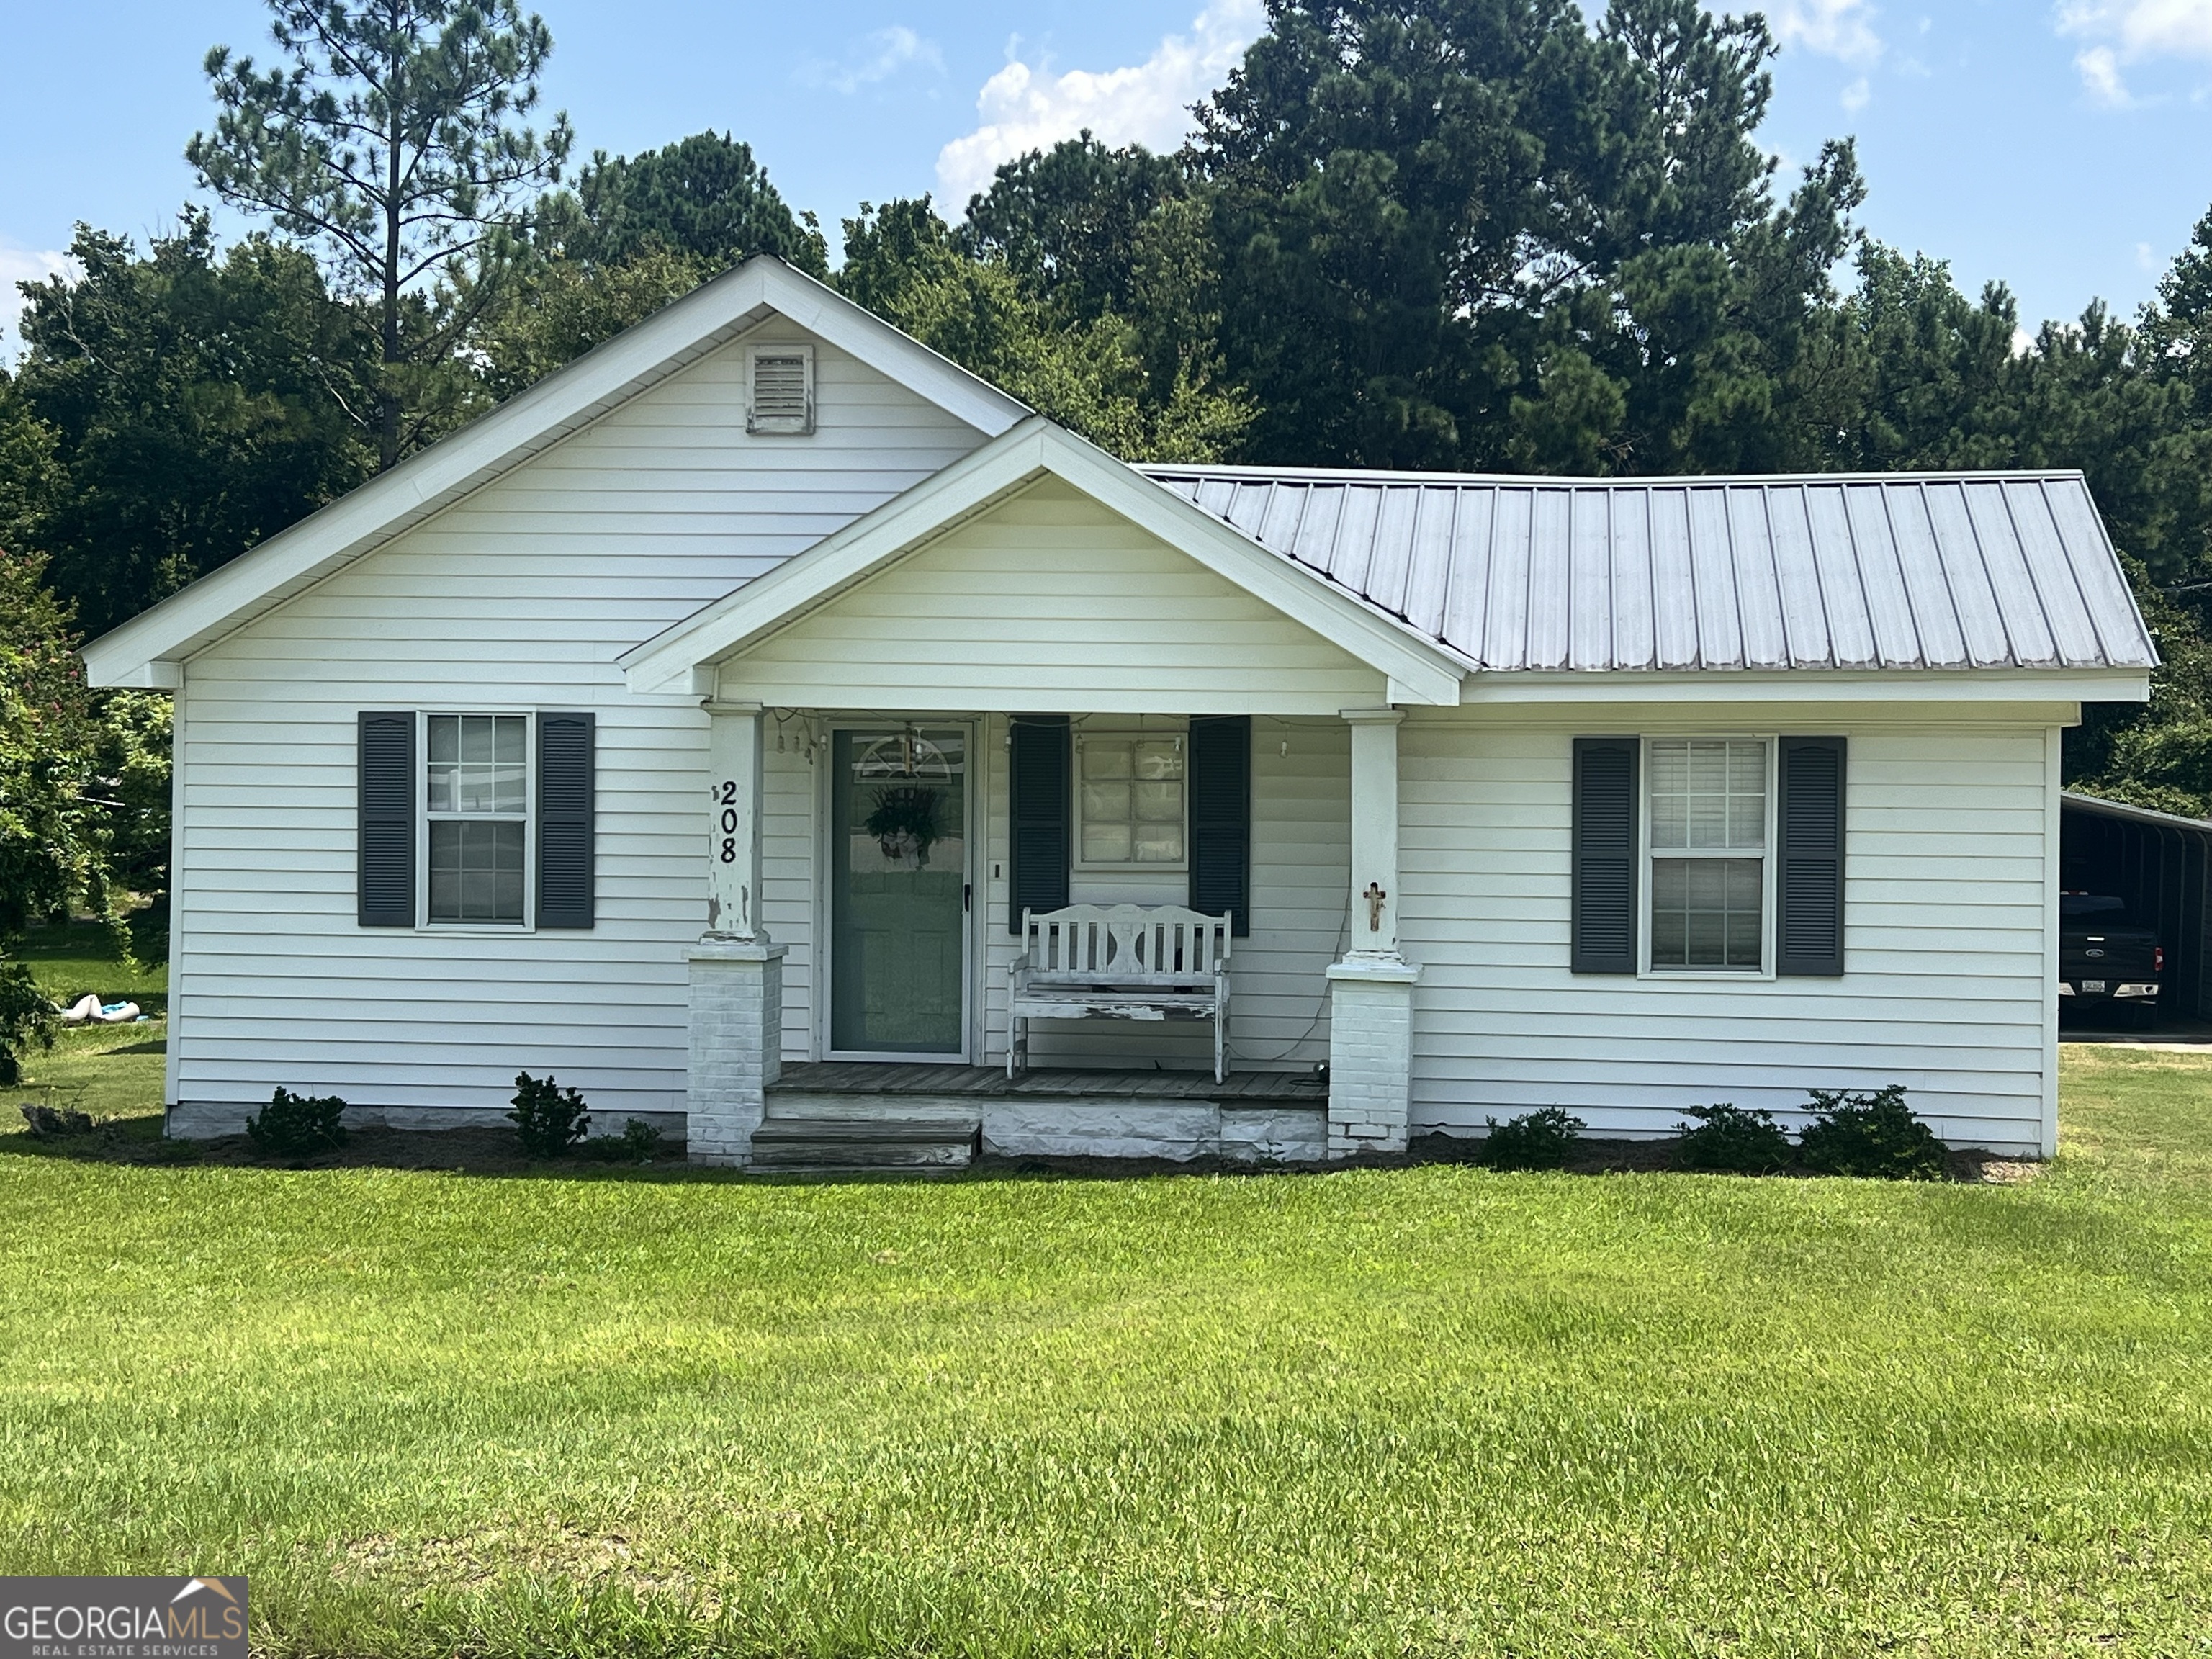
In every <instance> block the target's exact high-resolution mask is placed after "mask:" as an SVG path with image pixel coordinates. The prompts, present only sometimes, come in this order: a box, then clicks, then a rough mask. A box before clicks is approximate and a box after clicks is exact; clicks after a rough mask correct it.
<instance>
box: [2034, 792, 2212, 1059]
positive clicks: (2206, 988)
mask: <svg viewBox="0 0 2212 1659" xmlns="http://www.w3.org/2000/svg"><path fill="white" fill-rule="evenodd" d="M2058 813H2059V836H2058V847H2059V857H2058V863H2059V885H2060V887H2062V888H2063V889H2064V890H2067V891H2068V892H2076V893H2110V894H2112V895H2114V896H2117V897H2118V898H2121V899H2124V900H2125V901H2126V902H2127V905H2128V908H2129V910H2130V912H2131V913H2132V914H2133V915H2135V916H2136V918H2137V919H2138V920H2140V921H2142V922H2143V923H2145V924H2147V925H2152V926H2155V927H2157V929H2158V932H2159V939H2160V943H2161V944H2163V945H2165V946H2166V973H2165V975H2164V977H2163V980H2162V981H2161V982H2162V984H2163V986H2164V987H2165V988H2164V992H2163V994H2161V996H2160V999H2159V1001H2160V1009H2161V1012H2162V1013H2163V1014H2164V1016H2165V1018H2167V1019H2169V1020H2172V1019H2204V1018H2212V971H2208V963H2212V935H2208V932H2207V928H2208V924H2212V909H2208V907H2207V905H2206V902H2205V901H2206V897H2207V895H2208V892H2212V822H2208V821H2206V820H2204V819H2202V818H2185V817H2176V816H2174V815H2173V814H2172V813H2171V812H2154V811H2150V810H2149V809H2148V808H2146V807H2142V806H2124V805H2121V804H2120V803H2119V802H2118V801H2110V800H2099V799H2096V798H2095V797H2094V796H2093V795H2077V794H2075V793H2073V792H2072V791H2070V790H2069V791H2068V792H2066V793H2064V794H2063V795H2062V796H2061V797H2060V798H2059V808H2058Z"/></svg>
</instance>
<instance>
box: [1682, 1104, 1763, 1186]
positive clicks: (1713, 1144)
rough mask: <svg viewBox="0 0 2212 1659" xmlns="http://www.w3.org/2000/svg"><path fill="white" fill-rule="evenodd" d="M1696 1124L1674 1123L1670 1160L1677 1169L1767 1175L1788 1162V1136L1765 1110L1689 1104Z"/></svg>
mask: <svg viewBox="0 0 2212 1659" xmlns="http://www.w3.org/2000/svg"><path fill="white" fill-rule="evenodd" d="M1690 1115H1691V1116H1692V1117H1693V1118H1695V1119H1697V1120H1698V1127H1696V1128H1694V1129H1693V1128H1692V1127H1690V1126H1689V1125H1688V1124H1686V1123H1677V1124H1676V1125H1675V1126H1674V1133H1676V1134H1678V1135H1680V1137H1681V1139H1680V1140H1678V1141H1676V1142H1675V1143H1674V1154H1673V1160H1672V1161H1673V1163H1674V1167H1675V1168H1676V1169H1679V1170H1722V1171H1724V1172H1726V1173H1729V1174H1731V1175H1766V1174H1768V1173H1770V1172H1771V1171H1773V1170H1778V1169H1780V1168H1782V1166H1783V1165H1784V1164H1787V1163H1789V1162H1790V1136H1789V1134H1788V1133H1786V1132H1785V1131H1784V1129H1783V1127H1782V1126H1781V1125H1780V1124H1778V1123H1777V1122H1776V1121H1774V1114H1773V1113H1771V1112H1767V1111H1758V1110H1753V1111H1743V1110H1741V1109H1738V1108H1736V1107H1734V1106H1692V1107H1691V1108H1690Z"/></svg>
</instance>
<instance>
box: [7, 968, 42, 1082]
mask: <svg viewBox="0 0 2212 1659" xmlns="http://www.w3.org/2000/svg"><path fill="white" fill-rule="evenodd" d="M34 1044H35V1045H36V1046H37V1047H39V1048H52V1047H53V1046H54V1005H53V1004H52V1002H51V1001H49V1000H47V997H46V993H45V992H44V991H41V990H40V988H39V986H38V981H36V980H34V979H33V978H32V977H31V970H30V969H28V968H27V967H25V966H24V965H23V964H22V963H20V962H0V1086H4V1087H8V1088H13V1087H14V1086H15V1085H17V1084H18V1083H21V1081H22V1080H23V1054H24V1051H25V1050H26V1049H27V1048H31V1047H32V1046H33V1045H34Z"/></svg>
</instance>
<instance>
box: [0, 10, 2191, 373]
mask: <svg viewBox="0 0 2212 1659" xmlns="http://www.w3.org/2000/svg"><path fill="white" fill-rule="evenodd" d="M1586 3H1592V4H1594V3H1595V0H1586ZM539 4H540V7H541V9H542V10H543V13H544V16H545V19H546V21H547V22H548V23H549V24H550V27H551V28H552V30H553V33H554V37H555V40H556V42H557V46H556V52H555V57H554V62H553V66H552V69H551V70H550V74H549V76H548V78H547V82H546V99H547V104H548V106H550V107H559V108H565V109H566V110H567V111H568V112H569V114H570V116H571V118H573V119H574V123H575V125H576V128H577V131H578V135H579V138H580V143H581V145H582V147H583V148H584V149H586V150H588V149H593V148H600V149H608V150H611V151H616V152H622V151H629V150H636V149H645V148H649V147H651V146H653V145H654V144H657V143H665V142H666V141H668V140H670V139H672V138H676V137H681V136H682V135H684V134H685V133H689V132H695V131H699V130H700V129H702V128H704V127H708V126H712V127H714V128H717V129H726V130H729V131H734V132H735V133H736V134H737V135H738V137H743V138H746V139H749V140H750V141H751V143H753V145H754V148H755V149H756V150H757V153H758V154H759V155H760V156H761V157H762V159H763V161H764V162H765V163H766V165H767V166H768V167H769V173H770V175H771V177H773V178H774V179H775V182H776V184H777V185H778V186H779V188H781V190H782V191H783V192H784V194H785V196H786V197H787V199H789V200H790V201H791V202H792V204H793V205H794V206H795V207H801V208H809V207H811V208H812V209H814V210H816V211H817V212H818V213H819V214H820V215H821V216H822V217H823V221H824V222H825V223H826V224H828V225H829V227H830V228H831V229H832V231H833V234H834V229H835V224H836V221H837V220H838V219H839V218H841V217H842V216H846V215H848V214H849V213H850V212H851V211H852V210H853V208H854V204H856V203H858V202H860V201H862V200H873V201H881V200H884V199H885V198H886V197H892V196H896V195H901V194H906V193H911V192H915V191H923V190H933V191H937V192H938V194H939V198H940V200H941V201H946V200H949V201H951V202H953V203H956V204H957V203H958V202H963V201H964V200H965V196H966V192H967V191H969V189H971V188H973V187H974V185H975V183H976V182H977V181H979V180H981V179H985V178H987V176H988V173H989V170H990V167H992V165H994V163H995V162H996V161H999V160H1001V159H1003V158H1004V157H1005V156H1006V155H1013V154H1017V153H1018V152H1019V151H1021V150H1023V149H1028V148H1030V147H1032V146H1033V145H1036V144H1039V143H1050V142H1052V141H1053V140H1054V139H1056V138H1058V137H1064V136H1067V135H1070V134H1073V132H1074V131H1076V130H1077V129H1078V128H1079V127H1080V126H1082V125H1085V124H1086V123H1088V124H1089V125H1091V126H1092V127H1094V128H1095V129H1097V131H1099V132H1100V133H1101V135H1102V136H1103V137H1108V138H1109V139H1112V140H1114V141H1115V142H1121V141H1126V140H1130V139H1135V140H1139V141H1142V142H1146V143H1152V144H1153V145H1156V146H1162V145H1169V144H1172V143H1174V142H1175V141H1176V138H1177V137H1179V135H1180V134H1181V132H1182V131H1183V129H1184V126H1185V120H1184V118H1183V116H1182V108H1183V106H1186V105H1187V104H1188V102H1189V101H1190V100H1193V99H1194V98H1196V97H1198V96H1200V95H1201V94H1203V93H1204V92H1205V91H1206V88H1208V87H1209V86H1211V85H1212V84H1214V83H1215V82H1217V81H1218V78H1219V76H1220V75H1221V74H1222V72H1223V70H1225V68H1226V67H1227V66H1228V65H1230V64H1233V63H1234V62H1235V61H1236V58H1237V52H1238V49H1239V48H1240V46H1242V44H1243V41H1245V40H1248V39H1249V37H1250V35H1251V34H1252V33H1253V32H1254V31H1255V28H1256V27H1257V26H1258V19H1259V15H1260V7H1259V0H1120V3H1117V4H1113V5H1101V4H1097V3H1095V0H1093V3H1075V0H965V3H960V4H952V3H945V0H811V3H805V4H791V3H783V4H763V3H758V0H744V3H736V0H623V3H622V4H619V5H617V4H611V3H606V0H539ZM1765 9H1766V11H1767V14H1768V15H1769V17H1770V19H1771V21H1773V22H1774V23H1775V25H1776V28H1777V33H1778V34H1779V36H1780V37H1781V39H1782V40H1783V42H1784V53H1783V57H1782V58H1781V61H1780V62H1779V64H1778V65H1777V67H1776V79H1777V88H1778V92H1777V97H1776V102H1775V108H1774V112H1773V114H1772V115H1771V118H1770V119H1769V121H1768V124H1767V126H1766V129H1765V133H1764V135H1763V136H1764V137H1765V142H1766V143H1768V144H1769V145H1770V146H1771V148H1772V149H1774V150H1775V152H1776V153H1777V154H1778V155H1780V156H1781V157H1782V158H1783V159H1784V163H1785V173H1786V172H1787V171H1789V170H1794V167H1796V165H1797V164H1800V163H1802V161H1804V160H1806V159H1808V158H1809V157H1810V156H1811V155H1813V154H1814V152H1815V151H1816V150H1817V149H1818V148H1819V145H1820V142H1821V140H1822V139H1823V138H1826V137H1832V136H1835V135H1838V134H1842V133H1853V134H1856V135H1857V137H1858V140H1859V143H1860V148H1861V155H1862V157H1863V164H1864V167H1865V168H1866V172H1867V174H1868V177H1869V181H1870V183H1871V185H1872V190H1873V195H1872V198H1871V200H1870V201H1869V204H1868V206H1867V208H1866V210H1865V212H1864V214H1863V224H1864V225H1865V226H1866V228H1868V229H1869V230H1870V231H1872V232H1873V233H1874V234H1875V235H1877V236H1880V237H1881V238H1882V239H1883V240H1887V241H1890V242H1893V243H1895V244H1897V245H1899V246H1903V247H1905V248H1906V249H1908V250H1915V249H1917V250H1921V251H1924V252H1928V253H1930V254H1933V255H1935V256H1936V257H1939V258H1945V259H1948V260H1949V261H1950V262H1951V264H1952V266H1953V268H1954V270H1955V271H1956V272H1957V274H1958V276H1959V277H1960V281H1961V283H1964V284H1965V285H1966V286H1967V287H1968V288H1969V289H1978V287H1979V285H1980V284H1981V283H1984V282H1985V281H1988V280H1990V279H1992V278H2002V279H2003V280H2006V281H2008V283H2011V285H2012V287H2013V288H2014V289H2015V292H2017V293H2018V294H2019V295H2021V301H2022V310H2023V313H2024V314H2025V316H2026V317H2027V319H2028V321H2029V322H2030V323H2031V325H2032V324H2033V323H2034V322H2036V321H2038V320H2040V319H2042V318H2045V317H2047V316H2061V317H2069V318H2070V317H2072V316H2074V315H2075V314H2076V313H2079V312H2080V310H2081V307H2083V305H2085V304H2086V303H2087V301H2089V300H2090V299H2091V298H2092V297H2093V296H2101V297H2102V298H2104V299H2105V300H2106V301H2109V302H2111V303H2112V304H2113V305H2114V306H2115V307H2118V308H2119V309H2121V310H2123V311H2130V310H2132V309H2133V308H2134V307H2136V305H2137V304H2139V303H2140V302H2142V301H2143V300H2145V299H2147V298H2148V297H2149V295H2150V294H2151V292H2152V289H2153V287H2154V283H2155V282H2156V280H2157V276H2158V274H2159V272H2160V270H2163V269H2164V267H2165V265H2166V263H2167V262H2168V261H2169V260H2170V259H2171V258H2172V256H2173V255H2174V253H2175V252H2177V251H2178V250H2179V248H2180V247H2182V246H2184V245H2185V243H2186V242H2187V240H2188V238H2189V234H2190V232H2191V228H2192V227H2193V226H2194V225H2195V223H2196V222H2197V219H2198V218H2199V217H2200V216H2202V215H2203V213H2204V211H2205V210H2206V208H2207V206H2208V204H2212V146H2208V145H2207V144H2206V142H2205V140H2206V138H2207V136H2208V134H2209V133H2212V0H1928V3H1923V4H1920V5H1909V4H1902V3H1891V0H1879V3H1877V0H1771V3H1769V4H1768V5H1767V6H1766V7H1765ZM265 15H266V14H265V11H264V8H263V6H262V4H261V3H260V0H93V3H79V4H75V5H40V4H37V3H34V0H0V64H6V65H8V66H9V71H10V73H9V88H8V93H7V96H6V97H5V98H4V99H0V276H6V277H8V278H9V280H10V283H11V286H10V287H9V289H8V290H7V292H6V295H5V303H4V304H0V321H4V320H5V319H7V318H8V317H9V316H11V315H12V313H13V308H14V307H13V301H14V298H15V296H14V293H13V289H12V280H13V279H14V278H15V277H17V276H33V275H37V274H40V273H41V272H42V271H44V270H50V269H52V268H53V265H54V264H55V261H56V260H57V258H58V250H60V249H62V248H63V247H64V246H66V245H67V243H68V240H69V237H70V225H71V224H72V222H75V221H76V220H79V219H83V220H88V221H89V222H93V223H94V224H97V225H100V226H103V227H105V228H109V229H113V230H118V231H125V232H129V233H131V234H136V235H138V236H140V237H142V238H143V236H144V235H146V234H148V233H149V232H152V231H155V230H158V229H160V228H162V227H164V226H165V225H166V224H167V223H168V222H170V221H171V220H172V219H173V216H174V214H175V212H176V210H177V207H178V205H179V204H180V203H181V202H183V201H185V200H186V199H188V198H189V197H191V195H192V180H191V173H190V170H189V169H188V168H187V167H185V164H184V161H182V159H181V151H182V149H183V146H184V143H185V139H186V138H187V137H189V136H190V135H191V133H192V132H193V131H195V130H196V129H197V128H198V127H200V126H203V125H206V124H207V122H208V119H209V112H210V106H209V103H208V100H207V95H206V89H205V83H204V80H203V78H202V76H201V74H200V70H199V64H200V59H201V58H202V56H203V54H204V52H205V51H206V49H207V48H208V47H209V46H211V45H214V44H215V43H216V42H218V41H220V42H224V43H228V44H229V45H231V46H234V47H237V48H240V49H241V50H252V51H258V50H260V49H262V48H263V46H264V43H265V40H266V33H267V30H266V24H265V21H264V19H265ZM0 349H4V348H0Z"/></svg>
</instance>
